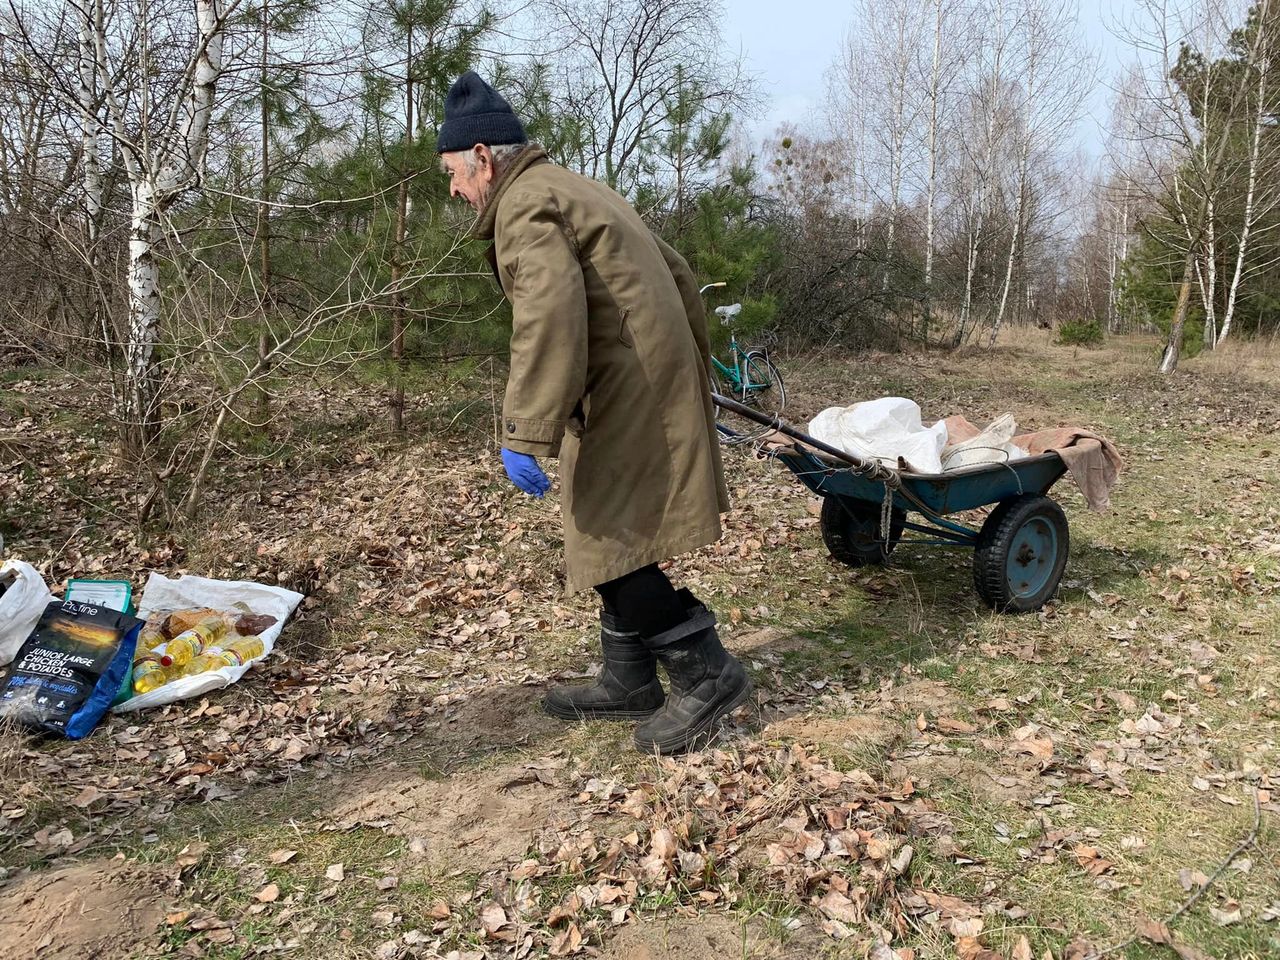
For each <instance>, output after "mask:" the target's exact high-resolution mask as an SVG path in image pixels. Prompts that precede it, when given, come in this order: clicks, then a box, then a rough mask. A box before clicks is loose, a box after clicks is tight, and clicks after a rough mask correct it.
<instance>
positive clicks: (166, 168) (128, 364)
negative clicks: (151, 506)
mask: <svg viewBox="0 0 1280 960" xmlns="http://www.w3.org/2000/svg"><path fill="white" fill-rule="evenodd" d="M222 2H223V0H195V26H196V32H197V37H198V39H197V46H196V48H195V50H194V51H193V54H192V60H191V65H190V68H189V70H188V72H187V74H186V78H185V82H184V85H183V87H184V89H183V93H182V95H181V97H180V98H179V101H178V102H177V103H175V105H174V109H173V112H172V114H171V116H170V120H169V129H168V130H148V129H147V128H146V125H145V117H144V126H143V134H142V136H141V137H139V138H137V139H135V138H132V137H131V136H130V135H129V132H128V125H127V122H126V114H125V109H124V107H123V106H122V100H123V99H124V98H123V97H122V96H121V95H120V93H119V92H118V91H116V90H115V89H114V88H113V86H112V84H113V74H112V70H111V67H110V57H109V54H108V49H107V14H106V8H105V6H104V2H103V0H73V7H74V9H75V10H76V11H77V13H78V15H79V17H80V21H81V22H80V26H81V29H82V36H83V37H84V39H85V42H84V45H83V47H82V49H83V50H85V51H86V52H87V51H88V50H89V49H90V48H91V49H92V64H93V72H94V73H96V82H97V89H98V91H99V92H100V93H101V95H102V97H103V99H104V101H105V107H106V112H107V117H108V120H107V122H106V123H105V124H102V126H101V128H100V130H101V132H105V133H107V134H109V135H110V136H112V137H114V138H115V140H116V142H117V144H118V146H119V148H120V151H121V156H122V158H123V162H124V167H125V172H126V174H127V176H128V179H129V191H130V198H131V205H132V211H131V221H130V230H129V266H128V290H129V309H128V331H127V339H126V343H125V350H124V354H125V384H124V389H123V391H122V393H123V396H122V397H121V398H120V404H119V406H120V409H119V411H118V414H119V417H120V420H121V426H122V435H123V439H124V443H125V447H126V449H127V450H128V452H130V453H131V454H133V455H135V456H136V455H141V453H142V452H143V450H144V448H145V446H146V444H147V441H148V440H149V439H150V437H151V436H152V435H153V434H154V431H155V428H156V426H157V422H158V418H157V413H158V411H157V409H156V370H155V348H156V344H157V342H158V340H159V336H160V297H161V294H160V267H159V263H158V261H157V252H156V247H157V244H158V243H159V241H160V238H161V236H162V228H163V222H164V217H165V214H166V212H167V211H168V210H169V209H170V208H171V207H172V206H173V204H174V203H175V202H177V200H178V199H179V198H180V197H181V196H182V195H183V194H184V193H185V192H186V191H187V190H189V189H191V188H192V187H194V186H196V185H197V184H198V183H199V179H200V173H201V168H202V166H203V163H204V155H205V150H206V149H207V146H208V139H209V125H210V122H211V120H212V116H213V101H214V94H215V91H216V87H217V82H218V77H219V74H220V73H221V69H222V40H223V30H224V26H225V21H224V18H223V13H222ZM82 64H87V58H86V57H82ZM148 80H149V78H148V77H147V76H145V74H144V75H143V77H142V78H141V82H142V84H143V85H144V87H145V85H146V84H147V82H148ZM82 84H83V81H82Z"/></svg>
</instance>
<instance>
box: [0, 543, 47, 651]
mask: <svg viewBox="0 0 1280 960" xmlns="http://www.w3.org/2000/svg"><path fill="white" fill-rule="evenodd" d="M0 583H8V584H9V588H8V589H7V590H5V592H4V594H3V595H0V667H2V666H4V665H5V664H6V663H9V662H10V661H12V660H13V658H14V657H16V656H17V655H18V648H19V647H21V646H22V645H23V644H24V643H26V641H27V637H28V636H30V635H31V631H32V630H33V629H34V628H35V625H36V621H37V620H39V619H40V614H42V613H44V608H45V607H47V606H48V605H49V603H50V601H52V600H53V594H52V593H50V592H49V588H48V587H47V586H45V582H44V577H42V576H40V573H39V571H37V570H36V568H35V567H33V566H31V564H29V563H23V562H22V561H21V560H8V561H6V562H5V564H4V565H3V566H0Z"/></svg>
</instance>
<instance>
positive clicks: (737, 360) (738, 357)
mask: <svg viewBox="0 0 1280 960" xmlns="http://www.w3.org/2000/svg"><path fill="white" fill-rule="evenodd" d="M729 354H730V356H731V357H732V358H733V366H732V367H730V366H728V365H726V364H725V363H723V362H722V361H721V360H720V358H719V357H712V358H711V362H712V364H714V365H715V368H716V370H717V371H719V373H720V375H721V376H723V377H725V378H727V379H728V380H729V382H730V383H731V384H732V386H733V389H734V390H735V391H738V392H741V391H743V390H755V391H758V390H767V389H769V387H770V386H771V384H770V383H769V381H767V380H766V381H765V382H764V383H757V382H754V381H752V380H751V376H750V373H749V372H748V370H747V354H746V353H745V352H744V351H743V349H742V348H741V347H740V346H738V337H737V334H735V333H733V332H732V331H730V333H729ZM744 380H745V383H744Z"/></svg>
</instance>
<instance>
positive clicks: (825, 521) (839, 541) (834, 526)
mask: <svg viewBox="0 0 1280 960" xmlns="http://www.w3.org/2000/svg"><path fill="white" fill-rule="evenodd" d="M906 522H907V515H906V514H905V513H904V512H903V511H901V510H899V509H897V508H896V507H895V508H894V511H893V514H892V516H891V517H890V518H889V542H888V543H885V542H884V541H883V540H881V539H880V508H879V507H873V506H870V505H869V504H865V503H863V502H862V501H861V500H847V499H842V498H840V497H836V496H828V497H823V498H822V516H821V518H820V523H821V526H822V540H823V542H824V543H825V544H826V545H827V550H828V551H830V553H831V556H833V557H835V559H837V560H839V561H840V562H841V563H847V564H848V565H849V566H851V567H861V566H865V565H866V564H869V563H884V562H885V561H886V560H888V559H889V554H891V553H892V552H893V548H894V547H896V546H897V545H898V541H899V540H901V539H902V529H903V525H904V524H905V523H906Z"/></svg>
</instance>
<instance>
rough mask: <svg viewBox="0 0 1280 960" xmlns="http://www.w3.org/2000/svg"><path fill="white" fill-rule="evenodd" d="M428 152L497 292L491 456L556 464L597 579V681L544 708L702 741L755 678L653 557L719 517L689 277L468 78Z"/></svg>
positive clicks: (526, 484) (705, 351)
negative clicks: (479, 241) (499, 347)
mask: <svg viewBox="0 0 1280 960" xmlns="http://www.w3.org/2000/svg"><path fill="white" fill-rule="evenodd" d="M437 150H438V152H439V153H440V154H441V162H442V166H443V167H444V170H445V172H446V173H447V174H448V176H449V193H450V195H451V196H455V197H456V196H460V197H463V198H464V199H465V200H466V201H467V202H468V203H469V204H471V206H472V207H473V208H474V209H475V210H476V212H477V214H478V219H477V221H476V225H475V227H474V229H473V234H474V236H476V237H480V238H484V239H491V240H492V241H493V246H492V248H491V249H490V253H489V259H490V262H491V263H492V265H493V269H494V273H495V274H496V276H497V278H498V282H499V283H500V284H501V285H502V289H503V292H504V293H505V294H506V296H507V299H508V300H509V301H510V302H511V310H512V317H513V329H512V334H511V373H510V377H509V378H508V380H507V390H506V397H505V400H504V404H503V416H502V443H503V449H502V460H503V464H504V465H505V467H506V471H507V474H508V476H509V477H510V478H511V481H512V482H513V483H514V484H515V485H516V486H517V487H519V488H520V489H521V490H523V491H524V492H525V493H528V494H530V495H532V496H535V497H541V496H542V495H543V494H545V493H546V492H547V490H548V488H549V487H550V482H549V481H548V480H547V477H546V475H545V474H544V473H543V472H542V469H541V467H539V465H538V461H537V458H538V457H558V458H559V459H560V480H561V502H562V508H563V522H564V550H565V566H566V574H567V577H566V579H567V588H568V592H569V593H575V592H577V591H580V590H584V589H586V588H588V587H594V588H595V590H596V591H597V592H598V593H599V594H600V597H601V600H602V605H603V609H602V611H601V615H600V621H601V631H600V643H601V646H602V647H603V650H604V667H603V668H602V670H601V671H600V674H599V677H598V679H597V680H596V682H595V683H593V684H591V685H587V686H572V687H557V688H555V689H553V690H552V691H551V692H550V693H549V694H548V695H547V697H546V699H545V700H544V701H543V706H544V708H545V709H546V710H547V712H549V713H551V714H552V715H553V716H557V717H561V718H564V719H578V718H586V717H597V718H634V719H640V720H642V722H641V723H640V724H639V726H638V727H637V729H636V733H635V743H636V746H637V748H639V749H640V750H643V751H645V752H655V751H656V752H659V753H675V752H678V751H681V750H685V749H688V748H690V747H693V746H695V745H698V744H701V743H704V742H705V741H706V739H707V738H708V737H709V736H710V735H711V733H712V732H713V730H714V727H715V724H716V721H717V719H719V718H720V717H722V716H724V715H725V714H727V713H729V712H730V711H731V710H733V709H734V707H736V706H738V704H740V703H742V702H743V701H744V700H745V699H746V698H747V696H748V694H749V693H750V692H751V681H750V679H749V678H748V677H747V674H746V671H745V670H743V668H742V665H741V664H740V663H738V661H737V660H736V659H735V658H734V657H732V656H731V655H730V654H728V653H727V652H726V651H725V649H724V647H723V646H721V644H720V638H719V636H718V634H717V633H716V628H715V622H716V621H715V616H714V615H713V614H712V613H711V611H710V610H708V609H707V608H706V607H705V606H704V605H703V604H702V603H700V602H699V601H698V600H697V599H696V598H694V596H693V595H692V594H691V593H690V592H689V591H688V590H676V589H675V587H674V586H672V584H671V582H670V581H669V580H668V579H667V577H666V575H665V574H664V573H663V572H662V570H661V569H660V568H659V567H658V563H659V561H662V560H665V559H667V558H669V557H672V556H675V555H677V554H681V553H685V552H687V551H689V550H693V549H695V548H697V547H700V546H703V545H705V544H709V543H713V542H715V541H716V540H718V539H719V538H720V513H721V512H723V511H724V510H725V509H727V494H726V492H725V486H724V478H723V475H722V473H721V465H720V448H719V445H718V444H717V442H716V436H715V417H714V411H713V408H712V404H711V398H710V395H709V393H708V391H707V369H708V365H709V360H708V355H709V345H708V341H707V331H706V321H705V317H704V313H703V309H702V301H701V298H700V297H699V294H698V288H697V284H696V281H695V280H694V277H693V274H692V272H691V271H690V269H689V266H688V264H686V263H685V261H684V260H683V259H682V258H681V257H680V255H679V254H677V253H676V252H675V251H674V250H672V249H671V248H670V247H669V246H667V245H666V244H665V243H663V242H662V240H661V239H659V238H658V237H656V236H655V235H654V234H653V233H651V232H650V231H649V229H648V228H647V227H646V226H645V225H644V222H643V221H642V220H641V219H640V217H639V215H638V214H637V213H636V212H635V211H634V210H633V209H632V208H631V206H630V205H629V204H628V203H627V202H626V200H624V199H623V198H622V197H621V196H619V195H618V194H617V193H614V192H613V191H612V190H610V189H609V188H608V187H606V186H604V185H603V184H600V183H597V182H596V181H594V180H590V179H587V178H586V177H582V176H579V175H578V174H576V173H573V172H571V171H569V170H565V169H563V168H562V167H558V166H556V165H554V164H552V163H551V162H549V161H548V159H547V156H546V153H545V152H544V151H543V150H542V149H541V148H540V147H538V146H536V145H533V144H530V143H528V142H527V138H526V136H525V131H524V128H523V126H522V125H521V124H520V121H519V120H518V119H517V118H516V116H515V114H514V113H513V112H512V110H511V107H510V106H509V105H508V103H507V102H506V101H505V100H504V99H503V98H502V97H501V96H499V95H498V94H497V93H496V92H495V91H494V90H493V88H492V87H490V86H489V85H488V84H486V83H485V82H484V81H483V80H481V79H480V77H478V76H477V75H476V74H474V73H471V72H468V73H465V74H463V76H462V77H460V78H459V79H458V81H457V82H456V83H454V85H453V87H452V88H451V89H450V90H449V94H448V97H447V98H446V100H445V119H444V124H443V125H442V126H441V128H440V132H439V139H438V141H437ZM659 663H661V664H662V666H663V668H664V669H665V671H666V674H667V678H668V680H669V687H670V691H669V692H668V693H664V692H663V689H662V685H661V683H660V682H659V681H658V674H657V665H658V664H659Z"/></svg>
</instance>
